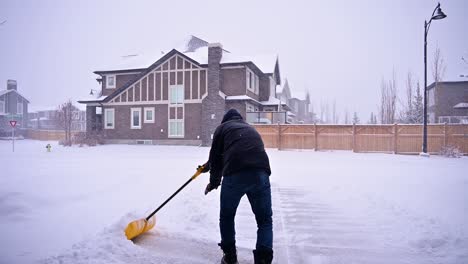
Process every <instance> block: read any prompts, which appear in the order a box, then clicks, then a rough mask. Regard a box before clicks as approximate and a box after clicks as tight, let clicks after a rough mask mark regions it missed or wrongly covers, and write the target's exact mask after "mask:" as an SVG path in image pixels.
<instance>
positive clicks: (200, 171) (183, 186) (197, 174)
mask: <svg viewBox="0 0 468 264" xmlns="http://www.w3.org/2000/svg"><path fill="white" fill-rule="evenodd" d="M204 168H205V166H200V167H199V168H198V169H197V171H196V172H195V174H193V176H192V177H190V179H188V181H186V182H185V183H184V185H182V186H181V187H180V188H179V189H178V190H177V191H175V193H173V194H172V195H171V197H169V198H167V200H166V201H164V203H162V204H161V205H160V206H159V207H158V208H157V209H156V210H154V211H153V212H152V213H151V214H150V215H148V217H146V221H148V220H149V219H150V218H151V217H153V215H155V214H156V213H157V212H158V211H159V210H160V209H161V208H163V207H164V206H165V205H166V204H167V203H168V202H169V201H170V200H172V198H174V196H176V195H177V194H178V193H179V192H180V191H182V189H184V188H185V186H187V185H188V184H189V183H190V182H191V181H193V180H195V179H196V178H197V177H198V176H199V175H200V174H202V171H203V169H204Z"/></svg>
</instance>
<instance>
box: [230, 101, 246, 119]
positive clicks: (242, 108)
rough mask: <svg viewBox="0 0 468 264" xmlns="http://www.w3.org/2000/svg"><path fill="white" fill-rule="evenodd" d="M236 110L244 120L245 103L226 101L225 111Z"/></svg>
mask: <svg viewBox="0 0 468 264" xmlns="http://www.w3.org/2000/svg"><path fill="white" fill-rule="evenodd" d="M232 108H233V109H236V110H237V111H239V113H240V114H241V115H242V118H244V120H246V116H245V112H246V108H247V107H246V106H245V101H228V102H226V111H228V110H229V109H232Z"/></svg>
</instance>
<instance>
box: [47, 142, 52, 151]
mask: <svg viewBox="0 0 468 264" xmlns="http://www.w3.org/2000/svg"><path fill="white" fill-rule="evenodd" d="M51 148H52V146H51V145H50V144H47V146H46V149H47V152H50V149H51Z"/></svg>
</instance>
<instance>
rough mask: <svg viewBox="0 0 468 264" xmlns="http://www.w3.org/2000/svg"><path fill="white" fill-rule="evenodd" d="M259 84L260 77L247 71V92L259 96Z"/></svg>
mask: <svg viewBox="0 0 468 264" xmlns="http://www.w3.org/2000/svg"><path fill="white" fill-rule="evenodd" d="M259 83H260V81H259V78H258V76H257V75H256V74H255V73H254V72H253V71H251V70H250V69H247V90H249V91H251V92H253V93H255V94H258V90H259Z"/></svg>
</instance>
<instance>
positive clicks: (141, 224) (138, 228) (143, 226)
mask: <svg viewBox="0 0 468 264" xmlns="http://www.w3.org/2000/svg"><path fill="white" fill-rule="evenodd" d="M155 224H156V217H155V216H153V217H151V218H150V219H149V220H148V221H147V220H146V219H145V218H143V219H138V220H135V221H132V222H130V223H129V224H128V225H127V228H125V236H126V237H127V239H128V240H132V239H134V238H135V237H137V236H139V235H141V234H143V233H145V232H147V231H148V230H150V229H151V228H153V227H154V225H155Z"/></svg>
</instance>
